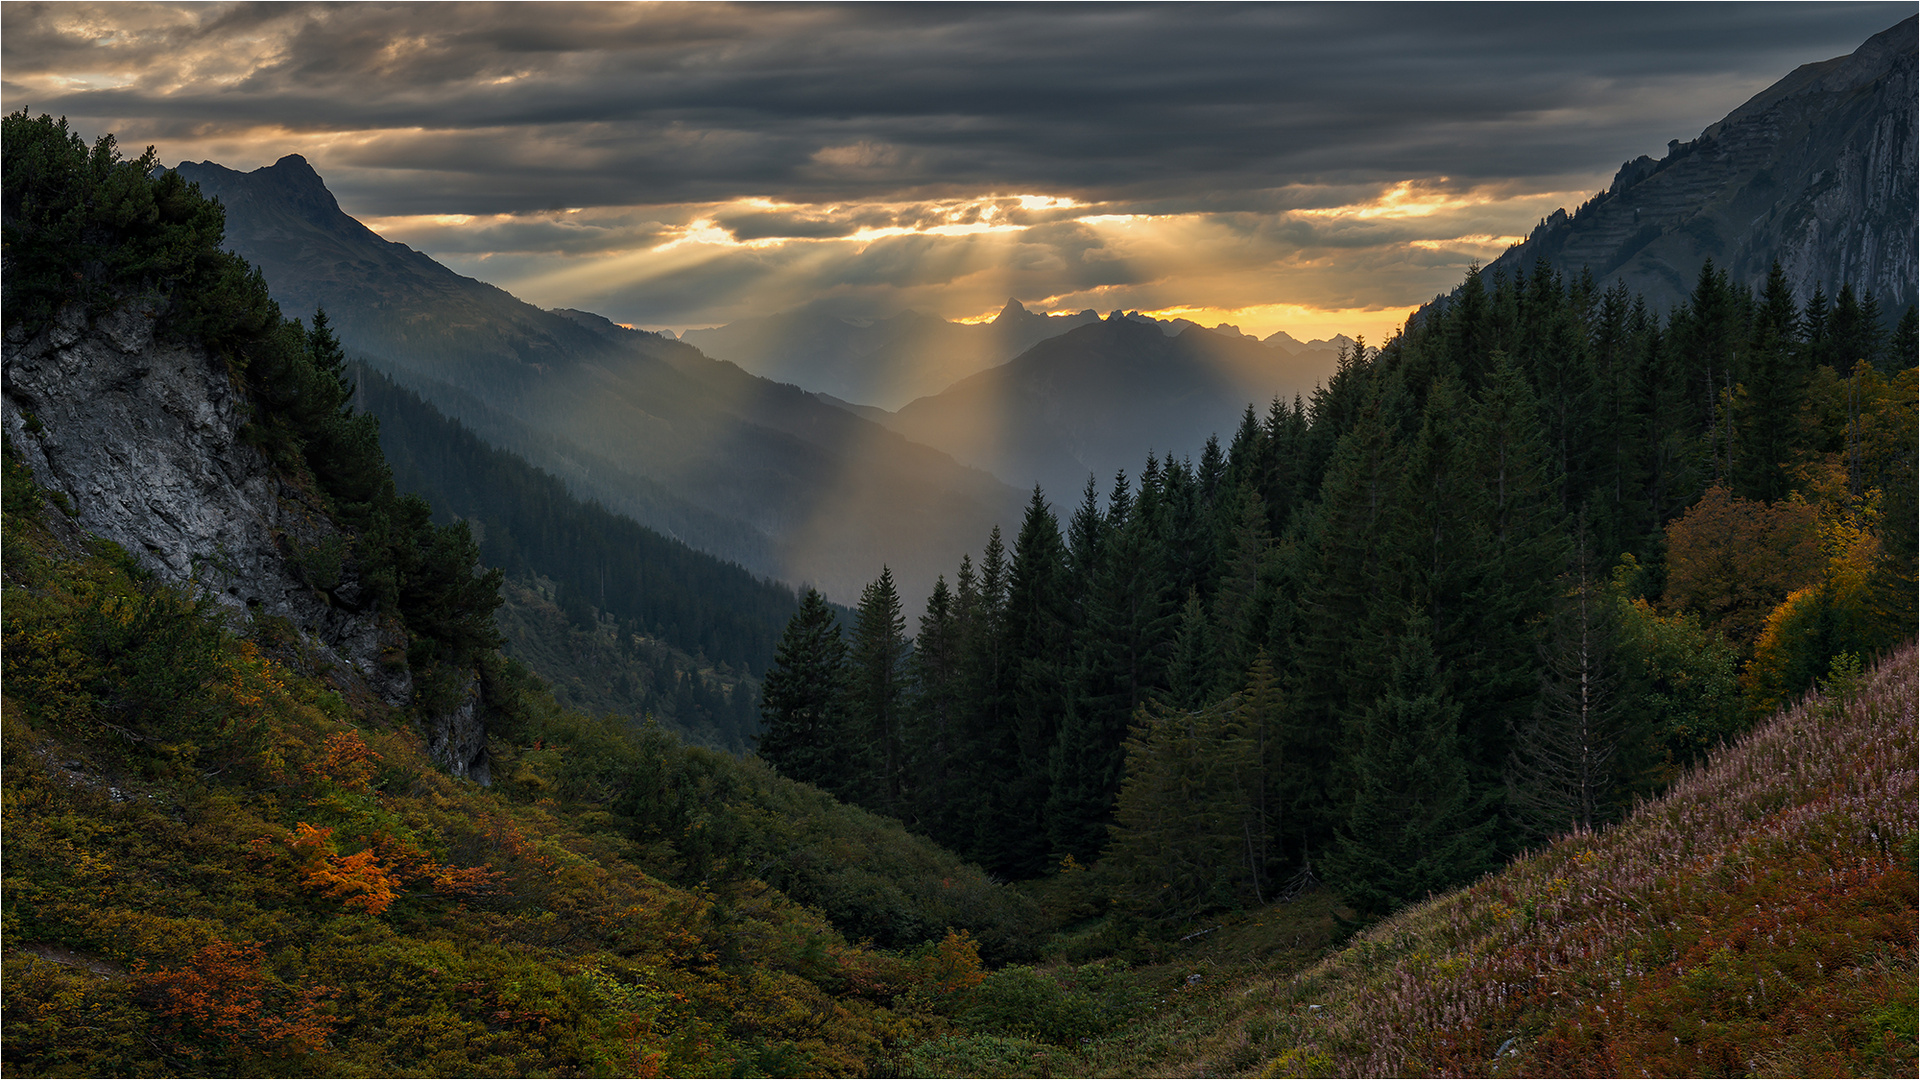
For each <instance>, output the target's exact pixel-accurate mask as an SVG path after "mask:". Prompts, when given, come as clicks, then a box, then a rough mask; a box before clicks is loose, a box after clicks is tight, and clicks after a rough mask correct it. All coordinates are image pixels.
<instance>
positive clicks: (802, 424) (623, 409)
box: [180, 157, 1019, 600]
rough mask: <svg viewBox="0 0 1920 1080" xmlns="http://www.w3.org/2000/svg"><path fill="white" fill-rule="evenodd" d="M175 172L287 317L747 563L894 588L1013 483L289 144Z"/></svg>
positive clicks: (618, 501)
mask: <svg viewBox="0 0 1920 1080" xmlns="http://www.w3.org/2000/svg"><path fill="white" fill-rule="evenodd" d="M180 172H181V174H182V175H183V176H185V177H186V178H187V179H189V180H192V181H195V182H197V183H199V184H200V186H201V189H202V190H203V191H205V192H206V193H207V194H208V195H211V196H216V197H218V198H220V199H221V201H222V202H224V203H225V204H226V206H227V208H228V209H227V240H226V243H227V246H228V247H229V248H231V249H232V250H234V251H236V252H238V253H239V254H240V255H242V256H244V257H245V258H247V259H249V260H251V261H253V262H255V263H256V264H257V265H259V266H260V267H261V268H262V270H263V271H264V273H265V276H266V278H267V281H268V283H269V285H270V287H271V289H272V291H273V294H274V296H275V298H276V299H277V300H279V301H280V303H281V304H282V306H283V307H284V308H285V309H286V310H287V311H288V312H289V313H290V314H297V315H310V314H311V313H312V311H313V309H314V308H315V307H321V306H324V307H325V308H326V309H327V312H328V315H329V317H330V318H331V319H332V321H333V325H334V327H335V329H336V332H337V333H338V334H339V336H340V339H341V341H342V343H343V344H344V345H345V346H346V347H347V348H348V349H349V350H350V351H352V352H354V353H356V354H358V355H360V356H362V357H364V358H365V359H367V360H368V361H369V362H371V363H372V364H374V366H376V367H378V368H380V369H381V370H384V371H386V372H388V373H389V374H391V375H393V376H394V377H395V378H396V379H397V380H398V381H399V382H400V383H402V384H403V385H405V386H407V387H408V388H410V389H413V390H415V391H416V392H418V393H420V394H422V395H423V396H424V397H426V398H427V399H428V400H429V401H431V402H432V403H433V404H435V405H436V406H437V407H439V408H441V409H442V410H444V411H445V412H447V413H448V414H449V415H450V416H452V417H453V418H454V419H457V420H459V421H461V422H462V423H464V424H466V425H467V426H468V427H469V428H471V429H472V430H473V431H475V432H476V433H477V434H479V435H480V436H481V437H483V438H485V439H487V440H488V441H490V442H493V443H494V444H495V445H499V446H502V447H504V448H506V449H509V450H512V451H514V452H515V453H518V454H520V455H521V456H523V457H525V458H526V459H527V460H528V461H530V462H531V463H533V464H535V465H537V466H539V467H541V468H544V469H547V470H549V471H551V472H553V473H554V474H555V475H556V476H559V477H561V478H562V479H563V480H565V481H566V483H567V484H568V486H569V488H570V489H571V490H573V491H574V493H575V494H577V495H581V496H583V497H588V498H593V499H596V500H598V501H599V502H601V503H602V504H603V505H605V506H607V507H608V508H609V509H611V510H614V511H615V512H617V513H623V514H627V515H629V516H631V517H633V518H634V519H635V520H638V521H640V522H641V523H642V524H646V525H649V526H652V527H655V528H658V529H660V530H661V531H663V532H666V533H667V534H669V535H671V536H675V537H678V538H681V539H684V540H686V541H687V542H688V543H691V544H695V545H697V546H699V547H701V548H702V549H704V550H707V551H709V552H711V553H713V554H715V555H719V556H721V557H722V558H726V559H732V560H735V561H738V562H740V563H741V564H742V565H743V566H745V567H747V568H748V569H750V570H752V571H754V572H755V573H759V574H764V575H767V576H771V577H775V578H778V579H780V580H783V581H788V582H793V583H800V582H812V583H815V584H818V585H819V586H820V587H821V588H822V590H823V591H825V592H827V593H828V594H829V595H830V596H833V597H834V598H836V599H840V600H852V599H854V598H857V597H858V595H859V591H860V589H861V587H862V586H864V585H865V584H866V583H867V582H868V581H871V580H872V579H874V578H875V577H878V576H879V573H880V569H881V566H882V564H883V563H885V564H890V565H891V566H892V567H893V570H894V575H895V578H896V580H898V581H900V583H901V587H902V590H903V592H907V593H908V594H909V595H925V593H926V592H927V591H928V590H929V589H930V587H931V585H932V582H933V578H934V575H935V574H937V573H940V572H943V571H948V570H950V569H951V568H952V566H953V565H954V564H955V563H957V562H958V561H959V557H960V554H961V553H962V552H963V551H965V550H968V549H970V548H971V547H973V546H977V545H978V544H979V542H980V540H981V538H983V537H984V536H985V535H986V534H987V532H988V530H989V529H991V528H992V526H993V525H995V524H1002V523H1010V522H1012V521H1015V520H1017V517H1018V506H1019V496H1018V494H1017V493H1015V492H1013V491H1012V490H1010V489H1008V488H1007V487H1005V486H1004V485H1002V484H1000V483H998V482H997V481H995V480H994V479H993V478H992V477H990V476H987V475H985V474H984V473H981V472H978V471H975V470H971V469H966V468H963V467H961V466H959V465H957V464H955V463H954V462H953V461H952V460H951V459H950V458H948V457H946V456H945V455H943V454H941V453H939V452H937V451H934V450H930V449H928V448H926V447H922V446H915V445H913V444H911V443H909V442H908V441H906V440H905V439H903V438H901V437H900V436H899V435H897V434H895V433H893V432H890V431H887V430H886V429H884V428H881V427H879V426H878V425H875V424H873V423H871V422H869V421H868V420H866V419H863V418H861V417H858V416H856V415H854V414H852V413H850V412H848V411H846V410H843V409H839V408H836V407H834V406H832V405H830V404H828V403H826V402H823V401H821V400H819V399H818V398H815V397H813V396H812V395H810V394H807V393H806V392H804V391H802V390H800V389H798V388H797V387H794V386H788V385H782V384H779V383H776V382H771V381H768V380H766V379H762V378H758V377H756V376H753V375H750V374H748V373H746V372H745V371H742V370H741V369H740V368H739V367H737V366H735V365H733V364H731V363H726V362H723V361H716V360H713V359H711V358H709V357H707V356H704V355H702V354H701V353H700V352H699V351H698V350H697V349H695V348H694V347H692V346H690V345H687V344H683V343H681V342H677V341H672V340H669V339H666V338H663V337H661V336H660V335H656V334H650V333H646V332H644V331H634V330H628V329H626V328H624V327H619V326H616V325H615V324H613V323H611V322H608V321H607V320H604V319H601V318H599V317H598V316H592V315H590V314H587V313H580V312H572V313H559V312H550V311H543V310H541V309H539V308H536V307H534V306H532V305H530V304H526V303H524V302H522V301H520V300H517V299H515V298H514V297H512V296H511V295H509V294H508V293H506V292H504V291H503V290H500V289H497V288H495V287H493V286H491V285H487V284H485V283H483V282H479V281H475V280H473V279H472V278H466V277H462V276H460V275H458V274H455V273H453V272H452V271H450V270H448V269H447V268H445V267H443V266H440V265H439V264H438V263H435V262H434V261H433V260H431V259H429V258H427V257H426V256H425V255H422V254H420V253H419V252H416V251H413V250H412V249H411V248H408V247H406V246H405V245H402V244H395V243H391V242H389V241H386V240H384V239H382V238H380V237H379V236H378V235H376V234H375V233H373V232H372V231H371V230H369V229H367V228H366V227H365V226H364V225H362V224H361V223H360V222H358V221H356V220H354V219H353V218H352V217H350V216H348V215H347V214H345V213H344V212H342V211H341V210H340V209H339V207H338V204H337V203H336V202H335V201H334V200H333V198H332V196H331V195H330V194H328V193H326V190H325V186H324V184H322V183H321V182H320V180H319V177H318V176H317V175H315V174H314V172H313V170H312V168H311V166H309V165H308V164H307V163H306V162H305V160H304V159H300V158H297V157H289V158H283V159H282V160H281V161H279V162H278V163H276V164H275V165H273V166H269V167H267V168H263V169H259V170H255V171H254V172H251V173H239V172H235V171H233V170H231V169H226V168H222V167H220V166H218V165H212V164H206V163H202V164H186V165H182V166H180Z"/></svg>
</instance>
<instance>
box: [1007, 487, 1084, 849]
mask: <svg viewBox="0 0 1920 1080" xmlns="http://www.w3.org/2000/svg"><path fill="white" fill-rule="evenodd" d="M1006 643H1007V644H1006V648H1007V654H1008V656H1009V657H1010V658H1011V662H1012V664H1013V666H1014V671H1015V678H1014V684H1013V690H1014V693H1013V702H1012V704H1013V709H1012V715H1011V716H1010V717H1009V719H1010V720H1011V722H1012V726H1013V736H1014V738H1013V749H1014V759H1013V761H1012V762H1010V765H1011V770H1010V771H1009V772H1008V773H1007V774H1005V783H1006V787H1005V798H1004V801H1003V803H1002V805H1001V806H1000V807H999V808H998V809H999V810H1000V813H1001V815H1002V816H1001V821H1000V827H999V829H998V832H997V836H996V842H997V846H998V849H999V854H998V856H997V857H996V858H995V859H994V862H995V864H996V866H997V867H999V868H1000V869H1001V870H1002V871H1003V872H1005V873H1008V874H1010V875H1012V876H1015V877H1035V876H1038V875H1039V874H1040V873H1041V872H1042V871H1044V870H1045V869H1046V866H1047V864H1048V859H1047V851H1048V846H1049V841H1048V839H1047V832H1046V824H1045V809H1046V803H1047V789H1048V787H1049V784H1050V780H1051V767H1052V753H1053V747H1054V743H1055V741H1056V740H1057V739H1058V738H1059V735H1060V726H1061V722H1062V721H1063V720H1064V719H1065V717H1066V713H1067V694H1066V688H1067V680H1068V676H1069V675H1070V673H1071V671H1072V663H1073V638H1072V625H1071V598H1070V596H1069V595H1068V579H1067V553H1066V546H1065V545H1064V544H1063V543H1062V542H1061V538H1060V525H1059V522H1058V520H1057V519H1055V518H1054V516H1053V511H1052V510H1051V509H1049V508H1048V506H1047V501H1046V498H1045V496H1044V495H1043V494H1042V492H1041V490H1040V488H1039V487H1037V486H1036V487H1035V488H1034V489H1033V497H1032V499H1031V500H1030V501H1029V502H1028V504H1027V513H1026V517H1025V519H1024V520H1023V521H1022V522H1021V525H1020V535H1019V537H1018V538H1017V539H1016V540H1015V541H1014V548H1013V565H1012V567H1011V570H1010V572H1009V576H1008V579H1007V614H1006Z"/></svg>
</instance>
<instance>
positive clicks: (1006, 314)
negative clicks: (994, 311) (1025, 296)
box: [993, 296, 1028, 325]
mask: <svg viewBox="0 0 1920 1080" xmlns="http://www.w3.org/2000/svg"><path fill="white" fill-rule="evenodd" d="M1027 314H1028V312H1027V305H1025V304H1023V303H1021V302H1020V301H1018V300H1016V299H1014V298H1013V297H1011V296H1009V297H1007V306H1006V307H1003V308H1001V309H1000V314H998V315H995V316H994V317H993V321H994V323H995V324H996V325H998V324H999V323H1000V321H1001V320H1003V319H1004V320H1006V321H1007V322H1013V321H1015V320H1017V319H1023V318H1025V317H1026V316H1027Z"/></svg>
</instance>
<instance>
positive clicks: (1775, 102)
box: [1487, 18, 1920, 318]
mask: <svg viewBox="0 0 1920 1080" xmlns="http://www.w3.org/2000/svg"><path fill="white" fill-rule="evenodd" d="M1916 25H1917V24H1916V21H1915V19H1912V18H1909V19H1907V20H1906V21H1904V22H1902V23H1900V24H1899V25H1898V26H1895V27H1892V28H1891V29H1889V30H1887V31H1885V32H1883V33H1880V34H1876V35H1874V36H1873V37H1872V38H1870V39H1868V41H1867V42H1866V43H1865V44H1863V45H1861V46H1860V48H1859V49H1858V50H1856V51H1855V52H1854V53H1853V54H1851V55H1849V56H1842V57H1838V58H1836V59H1833V60H1828V61H1825V62H1824V63H1818V64H1807V65H1804V66H1802V67H1800V68H1798V69H1797V70H1795V71H1794V72H1792V73H1791V74H1789V75H1787V76H1786V77H1785V78H1783V79H1781V80H1780V81H1779V82H1777V83H1775V84H1773V85H1772V86H1770V87H1768V88H1767V89H1765V90H1763V91H1761V92H1760V93H1759V94H1756V95H1755V96H1754V97H1753V99H1752V100H1751V101H1748V102H1747V103H1746V104H1745V105H1742V106H1741V107H1740V108H1738V109H1735V110H1734V111H1733V112H1731V113H1729V114H1728V115H1727V116H1726V118H1725V119H1723V120H1721V121H1719V122H1718V123H1715V124H1713V125H1711V126H1709V127H1708V128H1707V129H1706V130H1705V131H1703V132H1701V133H1700V136H1699V137H1698V138H1696V139H1693V140H1692V141H1689V142H1684V143H1683V142H1680V141H1679V140H1675V141H1674V142H1672V143H1670V144H1669V145H1668V148H1667V153H1666V156H1664V157H1663V158H1661V159H1660V160H1658V161H1655V160H1653V159H1652V158H1650V157H1641V158H1638V159H1636V160H1634V161H1630V162H1627V163H1626V164H1625V165H1624V166H1622V167H1621V169H1620V173H1619V175H1618V176H1616V177H1614V181H1613V184H1612V185H1611V186H1610V187H1608V189H1607V190H1606V191H1603V192H1601V193H1600V194H1598V195H1596V196H1594V198H1593V199H1592V200H1591V201H1589V202H1588V203H1587V204H1586V205H1585V206H1582V207H1581V208H1580V209H1579V211H1578V212H1576V213H1575V214H1573V215H1572V216H1571V217H1569V216H1568V215H1567V214H1566V213H1565V212H1564V211H1561V212H1559V213H1556V214H1555V215H1554V216H1553V217H1552V218H1550V219H1549V220H1547V221H1545V222H1543V223H1542V224H1541V225H1540V227H1539V228H1538V229H1535V230H1534V233H1533V235H1532V236H1530V237H1528V238H1527V240H1526V242H1525V243H1523V244H1520V245H1518V246H1516V247H1514V248H1512V249H1510V250H1508V251H1507V252H1506V254H1504V255H1502V256H1500V258H1498V259H1496V260H1494V262H1493V263H1492V264H1490V265H1489V266H1488V267H1487V269H1488V270H1489V271H1492V272H1496V273H1505V274H1507V275H1508V276H1514V275H1524V274H1527V273H1530V272H1531V271H1532V269H1533V265H1534V263H1535V262H1536V261H1537V260H1540V259H1545V260H1546V261H1547V262H1548V263H1549V264H1550V265H1551V266H1552V267H1553V268H1554V269H1555V270H1557V271H1559V272H1560V273H1561V274H1563V275H1567V276H1569V277H1577V276H1578V275H1579V273H1580V271H1581V269H1582V268H1587V269H1590V270H1591V271H1592V272H1593V274H1594V277H1595V278H1596V279H1598V280H1599V282H1600V284H1601V285H1602V287H1604V286H1605V285H1607V284H1609V283H1611V282H1613V281H1616V280H1618V281H1624V282H1626V283H1627V287H1628V288H1629V289H1631V290H1632V291H1634V292H1638V293H1641V294H1643V295H1645V296H1646V297H1647V299H1648V301H1649V302H1650V303H1652V304H1653V305H1654V306H1655V307H1656V308H1658V309H1662V310H1665V309H1670V308H1672V307H1673V305H1675V304H1676V303H1679V302H1680V301H1682V300H1684V299H1685V298H1686V296H1687V293H1688V290H1690V289H1691V288H1692V287H1693V282H1694V281H1695V279H1696V278H1697V277H1698V275H1699V272H1700V266H1701V264H1702V263H1703V262H1705V261H1706V260H1708V259H1712V260H1713V263H1714V265H1715V266H1718V267H1720V268H1721V269H1724V270H1726V271H1728V272H1729V274H1730V275H1731V276H1732V278H1733V280H1735V281H1743V282H1752V283H1757V282H1760V281H1764V280H1765V279H1766V276H1767V270H1768V267H1769V266H1770V265H1771V264H1772V263H1773V262H1774V260H1779V262H1780V264H1781V266H1782V268H1783V269H1784V270H1785V271H1786V274H1787V279H1788V281H1789V283H1790V284H1791V285H1792V286H1793V290H1794V294H1795V296H1796V297H1797V299H1798V300H1799V301H1800V302H1801V303H1803V304H1804V303H1805V302H1806V301H1808V300H1809V299H1811V298H1812V296H1813V294H1814V290H1815V289H1816V288H1824V289H1825V291H1826V293H1827V295H1828V296H1829V297H1831V296H1832V295H1833V294H1834V293H1835V292H1836V291H1837V290H1838V288H1839V286H1840V284H1841V283H1842V282H1847V283H1851V284H1852V285H1853V287H1854V288H1855V289H1856V290H1862V291H1867V290H1870V291H1871V292H1872V293H1873V294H1874V295H1875V296H1876V297H1877V298H1878V299H1879V301H1880V304H1881V306H1882V309H1883V310H1884V311H1886V312H1887V313H1888V317H1889V318H1892V317H1894V316H1896V315H1897V314H1898V313H1899V312H1900V311H1902V310H1904V309H1905V308H1906V307H1907V305H1909V304H1911V303H1913V302H1914V299H1915V275H1916V273H1920V269H1917V267H1920V248H1917V247H1916V245H1917V244H1920V224H1917V222H1920V212H1916V210H1915V207H1914V190H1915V188H1916V185H1920V167H1916V159H1915V115H1916V114H1915V108H1916V106H1915V95H1916V90H1915V82H1914V77H1915V55H1916Z"/></svg>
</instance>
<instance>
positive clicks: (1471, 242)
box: [1407, 233, 1526, 255]
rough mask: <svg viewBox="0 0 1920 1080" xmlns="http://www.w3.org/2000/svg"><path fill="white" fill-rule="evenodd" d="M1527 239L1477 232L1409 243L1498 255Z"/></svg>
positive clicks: (1433, 247)
mask: <svg viewBox="0 0 1920 1080" xmlns="http://www.w3.org/2000/svg"><path fill="white" fill-rule="evenodd" d="M1525 239H1526V237H1524V236H1494V235H1492V234H1490V233H1475V234H1473V235H1471V236H1453V237H1449V238H1447V239H1445V240H1409V241H1407V243H1408V244H1410V245H1411V246H1413V247H1417V248H1420V249H1421V250H1423V251H1491V252H1493V253H1494V254H1496V255H1498V254H1499V253H1500V252H1502V251H1505V250H1507V249H1508V248H1510V247H1512V246H1513V245H1515V244H1517V243H1519V242H1521V241H1522V240H1525Z"/></svg>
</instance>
